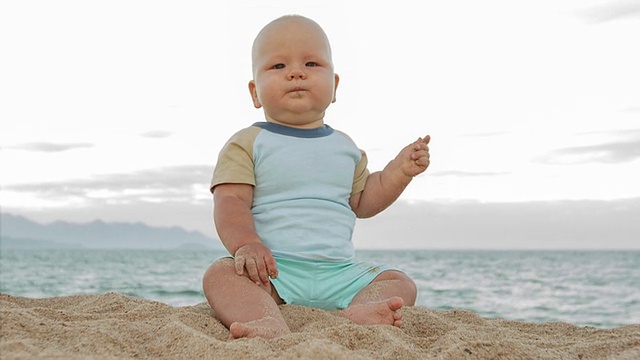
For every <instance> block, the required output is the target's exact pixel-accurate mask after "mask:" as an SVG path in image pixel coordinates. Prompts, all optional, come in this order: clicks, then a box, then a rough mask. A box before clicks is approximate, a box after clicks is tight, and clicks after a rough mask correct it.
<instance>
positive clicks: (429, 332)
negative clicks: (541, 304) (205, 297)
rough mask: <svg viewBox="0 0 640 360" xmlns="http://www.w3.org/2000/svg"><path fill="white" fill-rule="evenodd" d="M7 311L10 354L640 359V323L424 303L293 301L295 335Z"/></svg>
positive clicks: (79, 309)
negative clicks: (581, 323) (362, 312)
mask: <svg viewBox="0 0 640 360" xmlns="http://www.w3.org/2000/svg"><path fill="white" fill-rule="evenodd" d="M0 309H1V321H2V322H1V326H2V327H1V328H0V358H1V359H31V358H34V357H41V358H59V359H80V358H82V359H86V358H92V359H109V358H119V359H121V358H136V359H144V358H153V359H203V358H210V359H273V358H277V359H640V325H630V326H625V327H620V328H615V329H596V328H591V327H578V326H573V325H569V324H566V323H559V322H558V323H546V324H533V323H525V322H518V321H508V320H504V319H489V318H482V317H480V316H478V315H476V314H474V313H472V312H468V311H461V310H452V311H434V310H429V309H426V308H424V307H406V308H404V309H403V310H402V311H403V316H404V318H403V321H404V327H403V328H402V329H398V328H395V327H392V326H361V325H356V324H353V323H351V322H350V321H348V320H345V319H342V318H340V317H338V316H336V315H335V314H333V313H331V312H327V311H323V310H316V309H310V308H305V307H300V306H293V305H283V306H282V307H281V309H282V312H283V313H284V316H285V319H286V320H287V322H288V324H289V326H290V327H291V329H292V331H293V333H292V334H290V335H286V336H284V337H281V338H278V339H273V340H264V339H240V340H232V341H229V340H228V336H229V332H228V330H227V329H226V328H225V327H224V326H223V325H222V324H220V322H218V321H217V320H216V319H215V317H214V313H213V311H212V310H211V308H210V307H209V306H208V305H207V304H206V303H201V304H198V305H194V306H186V307H172V306H169V305H166V304H163V303H160V302H156V301H151V300H145V299H139V298H133V297H129V296H126V295H122V294H118V293H107V294H99V295H79V296H67V297H54V298H46V299H30V298H23V297H14V296H9V295H4V294H0Z"/></svg>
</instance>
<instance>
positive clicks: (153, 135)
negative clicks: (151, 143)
mask: <svg viewBox="0 0 640 360" xmlns="http://www.w3.org/2000/svg"><path fill="white" fill-rule="evenodd" d="M138 135H140V136H141V137H144V138H150V139H164V138H168V137H170V136H171V135H173V133H172V132H170V131H162V130H153V131H147V132H143V133H141V134H138Z"/></svg>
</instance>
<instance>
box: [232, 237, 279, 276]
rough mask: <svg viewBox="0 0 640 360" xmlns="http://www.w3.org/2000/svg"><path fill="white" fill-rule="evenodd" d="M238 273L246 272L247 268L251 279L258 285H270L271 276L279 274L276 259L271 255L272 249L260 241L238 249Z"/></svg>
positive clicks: (236, 258) (236, 257)
mask: <svg viewBox="0 0 640 360" xmlns="http://www.w3.org/2000/svg"><path fill="white" fill-rule="evenodd" d="M234 257H235V261H236V274H238V275H242V274H244V270H245V269H246V270H247V275H248V276H249V279H251V281H253V282H254V283H256V285H264V286H267V285H269V278H273V279H275V278H276V277H277V276H278V269H277V268H276V260H275V259H274V258H273V255H271V250H269V248H268V247H266V246H264V245H263V244H260V243H252V244H247V245H244V246H242V247H241V248H239V249H238V250H236V253H235V256H234Z"/></svg>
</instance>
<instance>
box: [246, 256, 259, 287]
mask: <svg viewBox="0 0 640 360" xmlns="http://www.w3.org/2000/svg"><path fill="white" fill-rule="evenodd" d="M244 267H245V268H246V269H247V275H248V276H249V279H251V281H253V282H254V283H256V284H257V285H260V283H261V280H260V274H259V272H258V265H257V264H256V260H255V259H254V258H249V259H247V261H246V262H245V264H244Z"/></svg>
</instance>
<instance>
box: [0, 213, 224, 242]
mask: <svg viewBox="0 0 640 360" xmlns="http://www.w3.org/2000/svg"><path fill="white" fill-rule="evenodd" d="M0 233H1V235H2V237H1V239H0V246H1V247H2V248H40V249H48V248H65V249H69V248H83V249H159V250H162V249H178V248H181V249H187V248H189V249H212V250H221V249H222V245H221V244H220V242H219V240H217V239H212V238H209V237H207V236H205V235H204V234H202V233H200V232H197V231H187V230H184V229H182V228H180V227H176V226H174V227H166V228H165V227H152V226H148V225H145V224H143V223H139V222H137V223H119V222H118V223H115V222H114V223H106V222H104V221H100V220H96V221H93V222H90V223H83V224H75V223H69V222H64V221H57V222H54V223H51V224H44V225H43V224H39V223H36V222H34V221H31V220H29V219H27V218H25V217H23V216H18V215H12V214H5V213H3V214H2V215H1V227H0Z"/></svg>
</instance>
